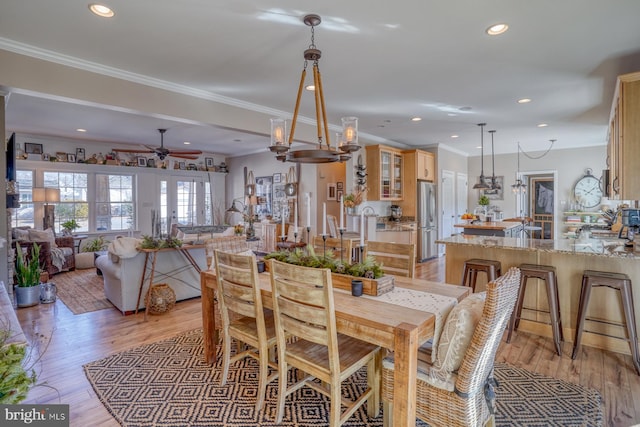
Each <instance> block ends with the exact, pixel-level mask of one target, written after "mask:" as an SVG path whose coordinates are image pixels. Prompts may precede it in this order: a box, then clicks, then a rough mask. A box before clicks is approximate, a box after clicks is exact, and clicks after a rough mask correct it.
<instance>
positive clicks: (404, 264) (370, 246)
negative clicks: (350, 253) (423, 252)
mask: <svg viewBox="0 0 640 427" xmlns="http://www.w3.org/2000/svg"><path fill="white" fill-rule="evenodd" d="M364 255H365V258H366V257H367V256H371V257H373V258H374V259H375V260H376V261H377V262H378V263H379V264H382V270H384V273H385V274H393V275H395V276H404V277H411V278H413V276H414V274H415V271H416V245H415V244H413V243H389V242H374V241H371V240H369V241H367V244H366V246H365V254H364Z"/></svg>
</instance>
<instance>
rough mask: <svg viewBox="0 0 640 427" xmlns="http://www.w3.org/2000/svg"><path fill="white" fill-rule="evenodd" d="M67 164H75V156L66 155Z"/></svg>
mask: <svg viewBox="0 0 640 427" xmlns="http://www.w3.org/2000/svg"><path fill="white" fill-rule="evenodd" d="M67 162H69V163H75V162H76V155H75V154H71V153H69V154H67Z"/></svg>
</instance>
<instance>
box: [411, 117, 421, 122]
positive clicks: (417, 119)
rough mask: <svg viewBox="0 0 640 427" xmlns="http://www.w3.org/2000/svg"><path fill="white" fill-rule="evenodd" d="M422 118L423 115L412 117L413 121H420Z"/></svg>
mask: <svg viewBox="0 0 640 427" xmlns="http://www.w3.org/2000/svg"><path fill="white" fill-rule="evenodd" d="M420 120H422V117H411V121H412V122H419V121H420Z"/></svg>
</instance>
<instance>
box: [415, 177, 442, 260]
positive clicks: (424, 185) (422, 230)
mask: <svg viewBox="0 0 640 427" xmlns="http://www.w3.org/2000/svg"><path fill="white" fill-rule="evenodd" d="M436 200H437V199H436V185H435V184H432V183H430V182H426V181H418V262H421V261H424V260H427V259H429V258H434V257H435V256H437V255H438V250H437V248H436V239H437V238H438V218H437V215H436V212H437V211H436Z"/></svg>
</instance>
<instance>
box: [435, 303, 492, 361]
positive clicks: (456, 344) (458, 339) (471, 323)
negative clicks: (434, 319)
mask: <svg viewBox="0 0 640 427" xmlns="http://www.w3.org/2000/svg"><path fill="white" fill-rule="evenodd" d="M486 296H487V294H486V292H480V293H477V294H472V295H470V296H468V297H467V298H465V299H464V300H462V302H460V303H459V304H458V305H456V306H455V307H453V308H452V309H451V311H450V312H449V316H447V321H446V323H445V324H444V327H443V328H442V334H441V335H440V342H439V344H438V352H437V354H436V360H435V363H434V368H435V369H436V370H438V371H441V372H443V373H447V374H448V373H452V372H455V371H457V370H458V368H460V365H461V364H462V359H464V355H465V353H466V352H467V347H469V343H470V342H471V338H472V337H473V333H474V331H475V330H476V326H477V325H478V323H479V322H480V318H481V317H482V310H483V309H484V301H485V299H486Z"/></svg>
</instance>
